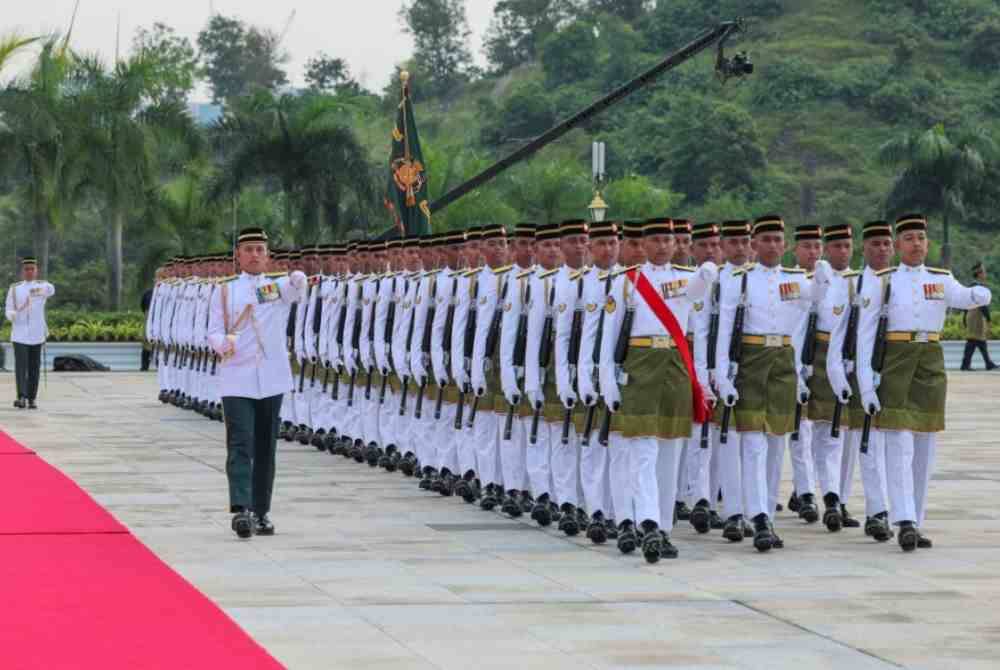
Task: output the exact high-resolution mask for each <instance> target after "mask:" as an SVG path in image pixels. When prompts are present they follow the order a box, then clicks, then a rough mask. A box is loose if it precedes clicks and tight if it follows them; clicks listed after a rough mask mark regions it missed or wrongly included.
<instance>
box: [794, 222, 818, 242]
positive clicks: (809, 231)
mask: <svg viewBox="0 0 1000 670" xmlns="http://www.w3.org/2000/svg"><path fill="white" fill-rule="evenodd" d="M822 238H823V230H822V228H820V226H819V225H818V224H812V223H804V224H802V225H801V226H796V228H795V241H796V242H799V241H801V240H819V239H822Z"/></svg>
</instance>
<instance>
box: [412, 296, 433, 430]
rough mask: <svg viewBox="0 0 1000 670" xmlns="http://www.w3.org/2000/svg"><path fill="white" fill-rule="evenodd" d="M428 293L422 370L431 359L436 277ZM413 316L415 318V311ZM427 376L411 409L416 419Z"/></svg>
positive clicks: (422, 338)
mask: <svg viewBox="0 0 1000 670" xmlns="http://www.w3.org/2000/svg"><path fill="white" fill-rule="evenodd" d="M430 295H431V297H430V302H429V303H427V318H425V319H424V332H423V334H422V336H421V338H420V355H421V357H422V358H423V362H424V372H427V370H426V368H427V367H428V366H429V365H430V360H431V335H433V331H434V315H435V314H436V313H437V277H431V294H430ZM413 318H414V319H416V313H415V312H414V315H413ZM411 334H412V333H411ZM427 377H428V375H427V374H425V375H424V378H423V379H422V380H420V389H419V392H418V394H417V404H416V407H414V409H413V416H414V417H415V418H417V419H419V418H420V417H421V416H422V415H423V412H424V391H425V390H426V389H427Z"/></svg>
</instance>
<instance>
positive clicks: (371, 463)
mask: <svg viewBox="0 0 1000 670" xmlns="http://www.w3.org/2000/svg"><path fill="white" fill-rule="evenodd" d="M381 458H382V450H381V449H379V448H378V445H377V444H375V443H374V442H370V443H369V444H368V448H367V449H365V461H367V463H368V467H370V468H377V467H378V462H379V460H380V459H381Z"/></svg>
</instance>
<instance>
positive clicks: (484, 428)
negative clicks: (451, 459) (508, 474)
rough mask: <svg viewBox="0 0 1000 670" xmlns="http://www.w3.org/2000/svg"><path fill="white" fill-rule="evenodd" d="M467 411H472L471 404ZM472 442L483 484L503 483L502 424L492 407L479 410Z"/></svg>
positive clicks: (477, 470) (480, 479)
mask: <svg viewBox="0 0 1000 670" xmlns="http://www.w3.org/2000/svg"><path fill="white" fill-rule="evenodd" d="M467 411H470V412H471V411H472V405H471V404H470V405H469V409H468V410H467ZM472 444H473V445H475V449H476V472H477V473H478V474H479V481H480V482H481V483H482V485H483V486H487V485H489V484H497V485H499V484H501V483H502V482H501V470H500V425H499V422H498V421H497V415H496V414H495V413H494V412H493V410H491V409H486V410H477V411H476V422H475V424H474V425H473V426H472Z"/></svg>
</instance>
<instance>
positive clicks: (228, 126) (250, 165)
mask: <svg viewBox="0 0 1000 670" xmlns="http://www.w3.org/2000/svg"><path fill="white" fill-rule="evenodd" d="M344 112H345V105H344V103H343V102H341V101H339V100H337V99H335V98H332V97H329V96H323V95H306V96H302V97H296V96H293V95H281V96H275V95H274V94H273V93H271V92H269V91H258V92H257V93H256V94H255V95H254V96H252V97H251V98H250V99H248V100H247V101H246V102H245V103H244V104H243V105H241V106H238V107H237V108H236V109H234V110H233V111H232V113H230V114H228V115H227V116H225V117H224V118H222V119H221V120H220V121H219V122H218V123H217V124H216V126H215V127H214V128H213V132H212V134H213V137H214V141H215V142H214V143H215V146H216V148H217V149H218V151H219V152H220V153H222V154H223V155H224V158H223V160H222V165H221V168H220V172H219V175H218V178H217V179H216V182H215V184H214V186H213V188H212V198H213V199H215V200H222V199H226V198H230V197H232V196H235V195H238V194H239V193H240V191H241V190H242V189H244V188H245V187H247V186H249V185H251V184H253V183H263V184H265V185H269V186H272V187H276V188H277V190H279V191H280V192H281V197H282V205H283V226H284V229H285V230H284V234H285V236H286V237H287V238H290V239H294V240H296V241H298V242H299V243H307V242H313V241H315V240H317V239H318V238H319V237H320V232H321V231H320V222H321V221H324V220H325V221H327V223H328V226H329V227H331V228H332V229H333V232H334V234H339V233H340V232H341V231H342V229H343V225H342V222H341V221H340V217H339V212H340V209H341V206H342V204H343V203H344V202H345V200H347V199H349V198H351V197H353V198H354V199H355V200H356V201H357V202H358V203H371V202H374V201H375V184H376V183H377V179H376V178H375V173H374V171H373V168H372V165H371V164H370V163H369V161H368V158H367V154H366V152H365V150H364V148H363V147H362V146H361V144H360V143H359V142H358V140H357V138H356V136H355V135H354V132H353V131H352V130H351V129H350V128H348V127H347V126H346V125H344V123H343V121H342V119H343V117H344ZM296 207H297V208H298V211H299V216H298V218H296V216H295V210H296Z"/></svg>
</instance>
